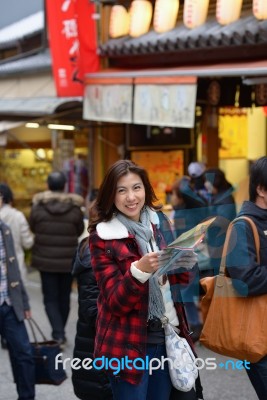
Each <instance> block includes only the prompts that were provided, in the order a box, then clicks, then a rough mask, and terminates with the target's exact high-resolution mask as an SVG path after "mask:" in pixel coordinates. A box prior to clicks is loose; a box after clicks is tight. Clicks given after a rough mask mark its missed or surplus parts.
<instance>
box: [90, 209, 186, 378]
mask: <svg viewBox="0 0 267 400" xmlns="http://www.w3.org/2000/svg"><path fill="white" fill-rule="evenodd" d="M155 214H156V213H153V215H152V217H151V222H152V226H153V229H154V237H155V239H156V241H157V245H158V246H159V248H163V247H165V246H166V243H165V242H164V239H163V235H162V233H161V232H160V230H159V229H158V223H159V219H158V217H157V216H156V217H155ZM154 218H155V219H154ZM156 220H157V221H156ZM89 244H90V251H91V262H92V267H93V270H94V273H95V276H96V280H97V283H98V286H99V288H100V294H99V297H98V303H97V304H98V319H97V336H96V341H95V356H96V357H102V356H104V357H107V358H108V359H111V358H113V357H116V358H118V359H124V358H125V357H127V356H128V358H129V359H130V360H134V359H135V358H139V357H141V358H144V357H145V354H146V341H147V315H148V282H145V283H144V284H143V283H140V282H139V281H138V280H137V279H135V278H134V277H133V276H132V274H131V272H130V266H131V264H132V262H134V261H137V260H139V259H140V258H141V253H140V251H139V248H138V245H137V242H136V240H135V238H134V236H133V235H131V234H129V233H128V231H127V229H126V228H125V226H124V225H123V224H122V223H121V222H120V221H119V220H118V219H117V218H116V217H114V218H113V219H112V220H111V221H109V222H101V223H100V224H98V225H97V230H96V231H94V232H92V233H91V234H90V238H89ZM185 276H188V274H187V273H185V272H184V273H181V274H170V275H169V276H168V279H169V282H170V287H171V293H172V298H173V300H174V306H175V309H176V312H177V315H178V318H179V328H180V330H181V335H182V336H185V337H187V339H188V342H189V343H190V344H191V345H192V346H193V344H192V341H191V339H190V337H189V336H188V326H187V323H186V320H185V315H184V310H183V307H182V305H181V303H180V302H179V301H178V299H180V289H179V284H180V283H181V281H183V282H184V279H185ZM142 374H143V372H142V371H140V370H136V369H135V368H133V369H132V370H129V369H124V370H121V372H120V377H121V378H122V379H123V380H126V381H128V382H130V383H132V384H138V383H139V382H140V380H141V377H142Z"/></svg>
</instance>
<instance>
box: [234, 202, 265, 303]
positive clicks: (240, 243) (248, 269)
mask: <svg viewBox="0 0 267 400" xmlns="http://www.w3.org/2000/svg"><path fill="white" fill-rule="evenodd" d="M242 215H246V216H248V217H251V219H253V221H254V222H255V224H256V226H257V229H258V233H259V237H260V264H258V263H257V260H256V248H255V241H254V236H253V233H252V230H251V228H250V225H249V223H248V222H247V221H244V220H239V221H236V222H235V223H234V229H233V231H232V234H231V237H230V244H231V247H230V249H229V251H228V254H227V257H226V265H227V268H228V272H229V274H230V276H231V277H232V278H233V284H234V286H235V288H236V290H237V291H238V292H239V293H241V294H242V295H244V296H246V295H248V296H253V295H260V294H266V293H267V210H266V209H263V208H260V207H258V206H257V205H256V204H255V203H253V202H251V201H245V202H244V203H243V205H242V208H241V210H240V212H239V214H238V216H242Z"/></svg>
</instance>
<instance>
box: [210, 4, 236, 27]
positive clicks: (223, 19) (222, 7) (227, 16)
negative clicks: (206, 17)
mask: <svg viewBox="0 0 267 400" xmlns="http://www.w3.org/2000/svg"><path fill="white" fill-rule="evenodd" d="M241 7H242V0H234V1H229V0H217V3H216V18H217V21H218V22H219V24H221V25H228V24H230V23H231V22H234V21H236V20H237V19H239V17H240V13H241Z"/></svg>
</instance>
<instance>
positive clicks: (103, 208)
mask: <svg viewBox="0 0 267 400" xmlns="http://www.w3.org/2000/svg"><path fill="white" fill-rule="evenodd" d="M130 172H131V173H133V174H136V175H138V176H140V178H141V179H142V182H143V185H144V188H145V205H146V206H148V207H150V208H152V209H154V210H160V209H161V208H162V206H161V205H156V202H157V201H158V198H157V196H156V195H155V192H154V189H153V187H152V186H151V183H150V181H149V178H148V174H147V172H146V170H145V169H144V168H142V167H140V166H138V165H137V164H135V163H134V162H133V161H130V160H119V161H117V162H115V164H113V165H112V166H111V167H110V168H109V170H108V172H107V173H106V176H105V178H104V180H103V182H102V184H101V186H100V188H99V192H98V194H97V198H96V200H95V201H94V204H93V205H92V208H91V215H92V218H91V220H90V223H89V228H88V230H89V232H92V231H93V230H94V229H95V227H96V225H97V224H98V223H99V222H103V221H105V222H106V221H110V220H111V218H112V216H113V214H114V213H115V212H116V211H117V209H116V206H115V204H114V200H115V196H116V190H117V183H118V180H119V179H120V178H121V177H122V176H124V175H127V174H129V173H130Z"/></svg>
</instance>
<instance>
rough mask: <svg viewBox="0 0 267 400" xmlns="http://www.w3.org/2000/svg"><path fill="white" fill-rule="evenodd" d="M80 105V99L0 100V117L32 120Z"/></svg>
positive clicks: (36, 98)
mask: <svg viewBox="0 0 267 400" xmlns="http://www.w3.org/2000/svg"><path fill="white" fill-rule="evenodd" d="M81 105H82V98H81V97H33V98H32V97H31V98H22V97H21V98H0V115H10V116H26V117H33V118H34V117H40V116H45V115H49V114H54V113H55V112H60V111H64V110H69V109H71V108H75V107H78V106H81Z"/></svg>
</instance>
